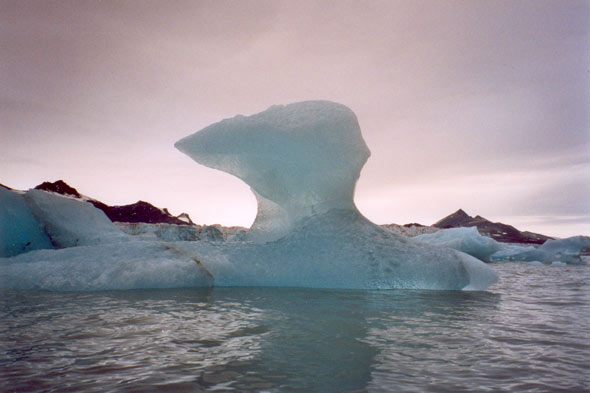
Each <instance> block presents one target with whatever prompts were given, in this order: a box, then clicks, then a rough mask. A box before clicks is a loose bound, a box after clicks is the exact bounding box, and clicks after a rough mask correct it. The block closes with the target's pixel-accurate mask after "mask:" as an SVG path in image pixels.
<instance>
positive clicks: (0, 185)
mask: <svg viewBox="0 0 590 393" xmlns="http://www.w3.org/2000/svg"><path fill="white" fill-rule="evenodd" d="M0 187H4V188H6V189H7V190H10V191H12V188H10V187H8V186H5V185H4V184H2V183H0Z"/></svg>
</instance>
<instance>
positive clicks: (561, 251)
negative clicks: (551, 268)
mask: <svg viewBox="0 0 590 393" xmlns="http://www.w3.org/2000/svg"><path fill="white" fill-rule="evenodd" d="M589 252H590V237H588V236H573V237H568V238H566V239H555V240H547V241H546V242H545V243H543V244H542V245H541V246H539V247H532V246H528V247H520V246H508V247H506V248H505V249H503V250H500V251H497V252H495V253H494V254H492V255H491V256H490V261H524V262H532V261H539V262H547V263H548V262H562V263H567V264H570V265H584V264H586V262H585V261H584V260H583V259H582V257H581V256H582V254H583V253H589Z"/></svg>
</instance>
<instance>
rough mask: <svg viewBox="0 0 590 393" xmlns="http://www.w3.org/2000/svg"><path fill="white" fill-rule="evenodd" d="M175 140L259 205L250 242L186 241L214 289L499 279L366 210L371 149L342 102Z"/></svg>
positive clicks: (442, 284)
mask: <svg viewBox="0 0 590 393" xmlns="http://www.w3.org/2000/svg"><path fill="white" fill-rule="evenodd" d="M175 146H176V147H177V148H178V149H179V150H180V151H182V152H184V153H185V154H187V155H188V156H189V157H191V158H192V159H194V160H195V161H196V162H198V163H200V164H203V165H206V166H209V167H211V168H215V169H219V170H222V171H225V172H228V173H230V174H232V175H235V176H237V177H238V178H240V179H242V180H243V181H245V182H246V183H247V184H248V185H250V187H251V188H252V191H253V192H254V194H255V195H256V199H257V201H258V214H257V216H256V219H255V221H254V224H253V225H252V228H251V230H250V232H249V234H248V235H247V237H246V241H245V242H243V241H242V242H235V243H229V244H225V245H222V246H215V247H214V246H209V247H201V246H192V245H188V244H187V245H184V247H186V248H191V247H192V251H193V252H195V253H197V254H199V255H200V256H201V260H202V261H203V263H204V264H205V266H206V267H207V269H208V270H209V271H210V272H211V273H212V274H213V276H214V277H215V284H216V285H224V286H235V285H265V286H298V287H300V286H306V287H322V288H364V289H377V288H382V289H391V288H427V289H474V290H482V289H485V288H487V287H488V286H489V285H491V284H493V283H494V282H496V280H497V276H496V274H495V273H494V271H493V270H492V269H491V268H490V267H488V266H487V265H485V264H484V263H483V262H481V261H479V260H477V259H476V258H473V257H472V256H469V255H467V254H464V253H461V252H457V251H455V250H451V249H448V248H443V247H433V246H428V245H424V244H420V243H417V242H414V241H413V240H411V239H408V238H405V237H403V236H399V235H396V234H394V233H392V232H390V231H387V230H386V229H383V228H381V227H379V226H377V225H375V224H373V223H371V222H370V221H369V220H367V219H366V218H365V217H363V216H362V214H361V213H360V212H359V211H358V210H357V208H356V206H355V204H354V201H353V195H354V188H355V184H356V181H357V179H358V177H359V175H360V170H361V168H362V167H363V165H364V164H365V162H366V160H367V159H368V157H369V155H370V152H369V149H368V148H367V146H366V144H365V141H364V140H363V138H362V135H361V131H360V127H359V124H358V120H357V118H356V116H355V114H354V113H353V112H352V111H351V110H350V109H349V108H347V107H346V106H344V105H341V104H337V103H333V102H328V101H307V102H300V103H295V104H290V105H286V106H273V107H271V108H269V109H268V110H266V111H264V112H261V113H259V114H256V115H253V116H249V117H244V116H236V117H234V118H231V119H227V120H223V121H221V122H219V123H215V124H213V125H210V126H209V127H206V128H205V129H203V130H201V131H199V132H197V133H195V134H193V135H190V136H188V137H186V138H184V139H182V140H180V141H178V142H177V143H176V145H175Z"/></svg>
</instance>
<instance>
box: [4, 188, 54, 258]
mask: <svg viewBox="0 0 590 393" xmlns="http://www.w3.org/2000/svg"><path fill="white" fill-rule="evenodd" d="M43 248H53V246H52V245H51V241H50V240H49V237H48V236H47V234H46V233H45V232H44V231H43V230H42V229H41V227H40V226H39V223H38V222H37V220H36V219H35V217H33V214H32V213H31V210H30V209H29V206H28V205H27V203H26V201H25V200H24V199H23V196H22V195H21V194H19V193H17V192H14V191H11V190H8V189H6V188H4V187H2V186H0V258H4V257H11V256H14V255H18V254H21V253H23V252H28V251H32V250H38V249H43Z"/></svg>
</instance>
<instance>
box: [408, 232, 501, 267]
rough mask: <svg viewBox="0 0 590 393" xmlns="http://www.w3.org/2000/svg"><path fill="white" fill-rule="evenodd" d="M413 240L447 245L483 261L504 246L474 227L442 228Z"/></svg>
mask: <svg viewBox="0 0 590 393" xmlns="http://www.w3.org/2000/svg"><path fill="white" fill-rule="evenodd" d="M414 240H417V241H419V242H422V243H427V244H431V245H436V246H443V247H449V248H452V249H454V250H458V251H462V252H464V253H467V254H469V255H473V256H474V257H476V258H478V259H481V260H483V261H488V260H489V258H490V255H492V254H493V253H495V252H497V251H500V250H502V249H504V246H503V245H502V244H500V243H498V242H497V241H495V240H494V239H492V238H490V237H487V236H482V235H480V233H479V231H478V230H477V228H476V227H468V228H449V229H444V230H440V231H437V232H434V233H429V234H424V235H419V236H416V237H414Z"/></svg>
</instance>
